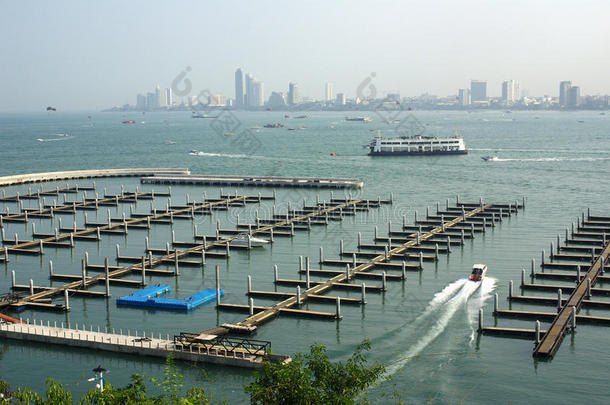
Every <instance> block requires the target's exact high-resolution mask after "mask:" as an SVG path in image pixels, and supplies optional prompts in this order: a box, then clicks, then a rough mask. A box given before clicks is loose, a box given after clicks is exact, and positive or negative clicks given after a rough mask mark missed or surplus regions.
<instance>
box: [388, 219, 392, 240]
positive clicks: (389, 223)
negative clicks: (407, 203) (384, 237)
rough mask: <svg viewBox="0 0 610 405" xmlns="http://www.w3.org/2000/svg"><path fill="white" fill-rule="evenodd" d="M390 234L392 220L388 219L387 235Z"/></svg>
mask: <svg viewBox="0 0 610 405" xmlns="http://www.w3.org/2000/svg"><path fill="white" fill-rule="evenodd" d="M391 234H392V221H388V237H389V236H390V235H391Z"/></svg>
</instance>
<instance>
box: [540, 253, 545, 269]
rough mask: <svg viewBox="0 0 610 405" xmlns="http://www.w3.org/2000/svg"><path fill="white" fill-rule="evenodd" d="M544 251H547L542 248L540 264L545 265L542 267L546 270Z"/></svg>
mask: <svg viewBox="0 0 610 405" xmlns="http://www.w3.org/2000/svg"><path fill="white" fill-rule="evenodd" d="M544 253H545V252H544V249H542V253H541V254H540V265H541V266H543V267H542V268H543V270H542V271H544V256H545V254H544Z"/></svg>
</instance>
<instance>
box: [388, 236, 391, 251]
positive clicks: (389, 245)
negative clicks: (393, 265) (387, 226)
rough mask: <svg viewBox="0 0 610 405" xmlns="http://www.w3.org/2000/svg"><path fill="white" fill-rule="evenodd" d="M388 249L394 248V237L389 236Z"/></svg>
mask: <svg viewBox="0 0 610 405" xmlns="http://www.w3.org/2000/svg"><path fill="white" fill-rule="evenodd" d="M388 249H389V250H392V238H390V237H388Z"/></svg>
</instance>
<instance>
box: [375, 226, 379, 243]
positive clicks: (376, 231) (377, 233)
mask: <svg viewBox="0 0 610 405" xmlns="http://www.w3.org/2000/svg"><path fill="white" fill-rule="evenodd" d="M378 235H379V232H378V229H377V225H375V240H377V237H378Z"/></svg>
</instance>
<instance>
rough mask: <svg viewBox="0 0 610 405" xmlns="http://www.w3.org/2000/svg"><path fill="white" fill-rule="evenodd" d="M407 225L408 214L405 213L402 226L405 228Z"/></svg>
mask: <svg viewBox="0 0 610 405" xmlns="http://www.w3.org/2000/svg"><path fill="white" fill-rule="evenodd" d="M405 226H407V216H406V215H403V216H402V228H403V229H404V228H405Z"/></svg>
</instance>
